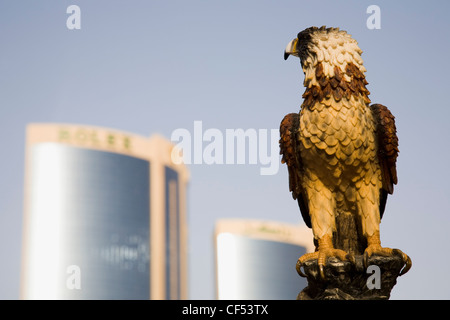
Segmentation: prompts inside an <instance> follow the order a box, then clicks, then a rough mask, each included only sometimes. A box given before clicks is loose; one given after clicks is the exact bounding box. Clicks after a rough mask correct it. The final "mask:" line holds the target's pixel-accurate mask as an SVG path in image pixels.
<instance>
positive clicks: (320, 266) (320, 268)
mask: <svg viewBox="0 0 450 320" xmlns="http://www.w3.org/2000/svg"><path fill="white" fill-rule="evenodd" d="M319 271H320V276H321V277H322V279H323V280H325V272H324V271H323V264H319Z"/></svg>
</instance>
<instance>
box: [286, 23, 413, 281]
mask: <svg viewBox="0 0 450 320" xmlns="http://www.w3.org/2000/svg"><path fill="white" fill-rule="evenodd" d="M361 53H362V51H361V50H360V49H359V47H358V45H357V42H356V41H355V40H354V39H352V38H351V36H350V35H348V34H347V33H346V32H345V31H340V30H339V29H335V28H325V27H322V28H320V29H319V28H316V27H312V28H308V29H306V30H304V31H302V32H300V33H299V34H298V36H297V38H296V39H294V40H293V41H291V43H290V44H289V45H288V47H287V48H286V51H285V59H286V58H287V57H288V56H289V55H294V56H298V57H299V58H300V60H301V66H302V69H303V72H304V73H305V81H304V85H305V87H306V89H305V92H304V93H303V96H302V97H303V99H304V100H303V104H302V106H301V110H300V113H299V114H296V113H291V114H288V115H286V116H285V117H284V119H283V120H282V122H281V125H280V153H281V154H282V162H283V163H286V165H287V167H288V173H289V190H290V191H291V192H292V195H293V197H294V199H297V201H298V204H299V207H300V211H301V213H302V216H303V219H304V221H305V223H306V225H307V226H309V227H311V228H312V229H313V233H314V240H315V243H316V247H317V251H316V252H315V253H311V254H306V255H304V256H302V257H301V258H300V259H299V266H298V270H299V273H301V271H300V267H301V264H302V263H303V262H304V261H306V260H309V259H318V261H319V266H320V268H321V272H322V274H323V269H322V268H323V265H324V264H325V262H326V259H327V257H329V256H336V257H338V258H340V259H347V258H348V257H349V256H348V255H347V254H350V255H354V254H364V255H365V259H366V261H367V257H368V256H370V255H372V254H383V255H389V254H396V253H397V251H395V250H394V251H393V250H392V249H389V248H382V247H381V245H380V240H379V224H380V220H381V217H382V215H383V213H384V211H385V205H386V200H387V195H388V194H392V193H393V190H394V189H393V186H394V184H397V172H396V160H397V155H398V138H397V135H396V128H395V120H394V116H393V115H392V114H391V112H390V111H389V110H388V109H387V108H386V107H385V106H383V105H380V104H373V105H371V106H369V104H370V99H369V97H368V96H369V94H370V92H369V91H368V90H367V88H366V85H367V84H368V83H367V81H366V78H365V76H364V72H365V71H366V69H365V68H364V66H363V65H362V59H361V57H360V54H361ZM401 254H402V257H403V258H404V260H405V263H407V267H405V269H404V272H406V271H407V270H408V269H409V267H410V259H409V257H407V256H406V255H405V254H403V253H401Z"/></svg>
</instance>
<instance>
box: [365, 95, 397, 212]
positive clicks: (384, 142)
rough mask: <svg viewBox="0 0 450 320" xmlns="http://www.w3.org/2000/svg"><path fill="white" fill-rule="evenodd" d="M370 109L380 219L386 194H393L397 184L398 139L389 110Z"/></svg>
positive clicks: (381, 107)
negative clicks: (378, 170)
mask: <svg viewBox="0 0 450 320" xmlns="http://www.w3.org/2000/svg"><path fill="white" fill-rule="evenodd" d="M370 109H371V110H372V114H373V117H374V119H375V122H376V130H377V132H376V134H377V140H378V159H379V162H380V166H381V179H382V182H383V188H382V190H381V195H380V196H381V197H380V215H381V217H382V216H383V213H384V208H385V206H386V200H387V194H388V193H389V194H392V193H393V192H394V184H397V168H396V162H397V156H398V152H399V151H398V138H397V129H396V127H395V117H394V116H393V115H392V113H391V112H390V111H389V109H388V108H386V107H385V106H383V105H381V104H373V105H371V106H370Z"/></svg>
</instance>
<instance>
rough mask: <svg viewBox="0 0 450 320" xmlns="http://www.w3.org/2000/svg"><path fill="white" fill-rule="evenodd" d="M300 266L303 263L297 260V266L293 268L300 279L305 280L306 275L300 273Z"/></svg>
mask: <svg viewBox="0 0 450 320" xmlns="http://www.w3.org/2000/svg"><path fill="white" fill-rule="evenodd" d="M302 266H303V263H302V262H301V261H300V259H298V261H297V265H296V266H295V268H296V269H297V273H298V274H299V276H300V277H303V278H306V274H304V273H303V272H302Z"/></svg>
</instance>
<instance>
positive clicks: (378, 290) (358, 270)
mask: <svg viewBox="0 0 450 320" xmlns="http://www.w3.org/2000/svg"><path fill="white" fill-rule="evenodd" d="M404 265H405V264H404V262H403V260H402V257H401V256H389V257H383V256H378V255H377V256H375V255H374V256H372V257H370V258H369V259H368V268H365V267H364V263H363V256H362V255H358V256H355V263H352V262H350V261H340V260H338V259H336V258H329V259H328V261H327V263H326V264H325V267H324V273H325V279H322V277H321V276H320V273H319V267H318V264H317V260H309V261H306V262H304V263H303V266H302V268H303V273H304V274H305V275H306V278H307V280H308V286H307V287H306V288H304V289H303V290H302V291H301V292H300V293H299V294H298V296H297V300H311V299H314V300H387V299H389V297H390V294H391V290H392V288H393V287H394V286H395V284H396V283H397V277H398V276H399V274H400V271H401V270H402V268H403V267H404ZM370 266H374V267H370ZM377 267H378V268H379V269H378V270H379V272H378V270H377ZM377 277H378V279H377Z"/></svg>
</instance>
